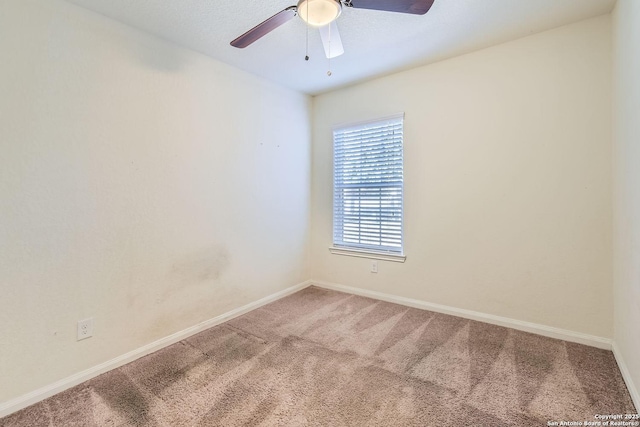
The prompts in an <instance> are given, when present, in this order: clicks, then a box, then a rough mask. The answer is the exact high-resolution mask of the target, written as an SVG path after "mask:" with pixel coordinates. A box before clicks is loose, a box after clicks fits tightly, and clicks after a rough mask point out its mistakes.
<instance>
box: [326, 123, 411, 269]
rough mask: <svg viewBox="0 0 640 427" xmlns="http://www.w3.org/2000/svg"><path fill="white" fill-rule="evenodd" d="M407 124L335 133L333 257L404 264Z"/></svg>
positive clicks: (349, 128)
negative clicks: (404, 136) (405, 134)
mask: <svg viewBox="0 0 640 427" xmlns="http://www.w3.org/2000/svg"><path fill="white" fill-rule="evenodd" d="M403 119H404V114H399V115H396V116H393V117H389V118H386V119H381V120H376V121H373V122H367V123H360V124H357V125H349V126H344V127H339V128H336V129H334V131H333V248H331V249H332V252H333V253H339V254H344V255H356V256H368V257H372V258H383V259H389V260H393V261H404V257H403V241H402V240H403V237H402V231H403V212H402V211H403V209H402V204H403V158H402V154H403V153H402V151H403V147H402V145H403V137H402V131H403ZM385 255H386V256H385Z"/></svg>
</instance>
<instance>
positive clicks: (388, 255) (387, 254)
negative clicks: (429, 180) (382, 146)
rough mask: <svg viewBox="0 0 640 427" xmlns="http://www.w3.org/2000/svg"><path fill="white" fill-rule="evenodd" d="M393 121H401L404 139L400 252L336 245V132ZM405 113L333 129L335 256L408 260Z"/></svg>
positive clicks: (332, 232)
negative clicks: (405, 211) (406, 240)
mask: <svg viewBox="0 0 640 427" xmlns="http://www.w3.org/2000/svg"><path fill="white" fill-rule="evenodd" d="M391 121H400V123H401V126H402V138H401V148H402V154H401V159H402V163H401V165H402V184H401V188H402V191H401V194H402V196H401V199H400V209H401V216H400V250H399V251H391V250H387V249H380V250H377V249H374V248H371V247H368V248H362V247H358V246H349V245H348V244H336V241H335V237H336V234H335V224H336V175H335V171H336V132H340V131H344V130H347V129H358V128H364V127H366V126H367V125H371V124H382V123H384V122H391ZM404 142H405V140H404V113H398V114H393V115H389V116H385V117H379V118H375V119H371V120H364V121H360V122H350V123H344V124H339V125H336V126H333V128H332V172H333V174H332V180H333V186H332V196H333V197H332V202H331V203H332V215H331V219H332V224H331V242H332V245H331V246H330V247H329V251H330V252H331V253H332V254H335V255H346V256H354V257H362V258H370V259H379V260H385V261H394V262H404V261H405V260H406V255H405V239H404V227H405V223H404V220H405V218H404V145H405V144H404Z"/></svg>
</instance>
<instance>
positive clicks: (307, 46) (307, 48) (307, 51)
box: [304, 6, 309, 61]
mask: <svg viewBox="0 0 640 427" xmlns="http://www.w3.org/2000/svg"><path fill="white" fill-rule="evenodd" d="M307 22H309V6H307ZM305 27H306V28H307V44H306V48H305V49H306V50H305V54H304V60H305V61H308V60H309V25H305Z"/></svg>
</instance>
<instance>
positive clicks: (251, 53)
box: [68, 0, 615, 94]
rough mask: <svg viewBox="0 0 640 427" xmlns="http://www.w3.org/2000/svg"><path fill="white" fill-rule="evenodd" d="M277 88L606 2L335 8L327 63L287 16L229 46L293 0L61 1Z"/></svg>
mask: <svg viewBox="0 0 640 427" xmlns="http://www.w3.org/2000/svg"><path fill="white" fill-rule="evenodd" d="M68 1H70V2H72V3H75V4H77V5H80V6H82V7H85V8H87V9H90V10H93V11H96V12H99V13H101V14H103V15H106V16H108V17H111V18H113V19H115V20H118V21H120V22H123V23H125V24H128V25H131V26H133V27H137V28H140V29H142V30H144V31H147V32H149V33H152V34H154V35H156V36H159V37H161V38H163V39H166V40H169V41H172V42H174V43H177V44H179V45H182V46H184V47H187V48H189V49H193V50H195V51H198V52H201V53H203V54H206V55H208V56H211V57H213V58H215V59H218V60H220V61H222V62H225V63H227V64H230V65H233V66H235V67H237V68H240V69H242V70H246V71H248V72H250V73H253V74H256V75H259V76H262V77H265V78H267V79H269V80H272V81H274V82H276V83H279V84H281V85H283V86H286V87H290V88H292V89H296V90H299V91H302V92H305V93H309V94H318V93H321V92H325V91H328V90H331V89H334V88H337V87H340V86H345V85H348V84H351V83H355V82H357V81H361V80H365V79H368V78H371V77H374V76H378V75H383V74H388V73H391V72H394V71H398V70H402V69H407V68H410V67H413V66H416V65H420V64H426V63H429V62H434V61H437V60H441V59H444V58H447V57H451V56H455V55H459V54H462V53H465V52H469V51H472V50H477V49H481V48H484V47H487V46H491V45H495V44H498V43H502V42H505V41H508V40H513V39H516V38H519V37H523V36H526V35H529V34H532V33H536V32H540V31H544V30H547V29H551V28H554V27H558V26H560V25H564V24H567V23H571V22H576V21H579V20H582V19H586V18H589V17H594V16H598V15H601V14H604V13H608V12H609V11H611V9H612V8H613V5H614V3H615V0H436V2H435V4H434V5H433V7H432V8H431V10H430V11H429V12H428V13H427V14H426V15H423V16H420V15H407V14H399V13H390V12H379V11H371V10H363V9H350V8H344V10H343V13H342V15H341V16H340V17H339V18H338V21H337V24H338V27H339V29H340V34H341V36H342V43H343V44H344V49H345V54H344V55H342V56H340V57H338V58H334V59H332V60H331V71H332V75H331V77H328V76H327V70H328V69H329V62H328V60H327V59H326V58H325V56H324V51H323V49H322V44H321V41H320V35H319V34H318V31H317V30H314V29H310V31H309V56H310V57H311V59H310V60H309V61H308V62H306V61H305V60H304V56H305V38H306V32H307V27H306V26H305V24H304V22H303V21H302V20H301V19H300V18H298V17H296V18H294V19H293V20H291V21H289V22H288V23H286V24H284V25H283V26H281V27H280V28H277V29H276V30H274V31H273V32H271V33H270V34H268V35H266V36H265V37H263V38H262V39H260V40H258V41H257V42H255V43H254V44H252V45H251V46H249V47H247V48H245V49H236V48H234V47H231V46H230V45H229V42H230V41H231V40H233V39H234V38H236V37H237V36H239V35H240V34H242V33H244V32H245V31H247V30H249V29H250V28H252V27H254V26H255V25H257V24H258V23H260V22H262V21H263V20H265V19H267V18H268V17H270V16H271V15H273V14H275V13H277V12H279V11H281V10H282V9H284V8H285V7H287V6H290V5H293V4H295V3H296V0H260V1H258V0H232V1H228V0H226V1H222V0H68Z"/></svg>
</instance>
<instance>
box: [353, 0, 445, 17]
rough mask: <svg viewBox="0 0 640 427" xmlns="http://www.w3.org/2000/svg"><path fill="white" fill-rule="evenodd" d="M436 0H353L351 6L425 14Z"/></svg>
mask: <svg viewBox="0 0 640 427" xmlns="http://www.w3.org/2000/svg"><path fill="white" fill-rule="evenodd" d="M434 1H435V0H351V6H352V7H353V8H355V9H373V10H384V11H387V12H399V13H412V14H414V15H424V14H425V13H427V12H428V11H429V9H431V6H432V5H433V2H434Z"/></svg>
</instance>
